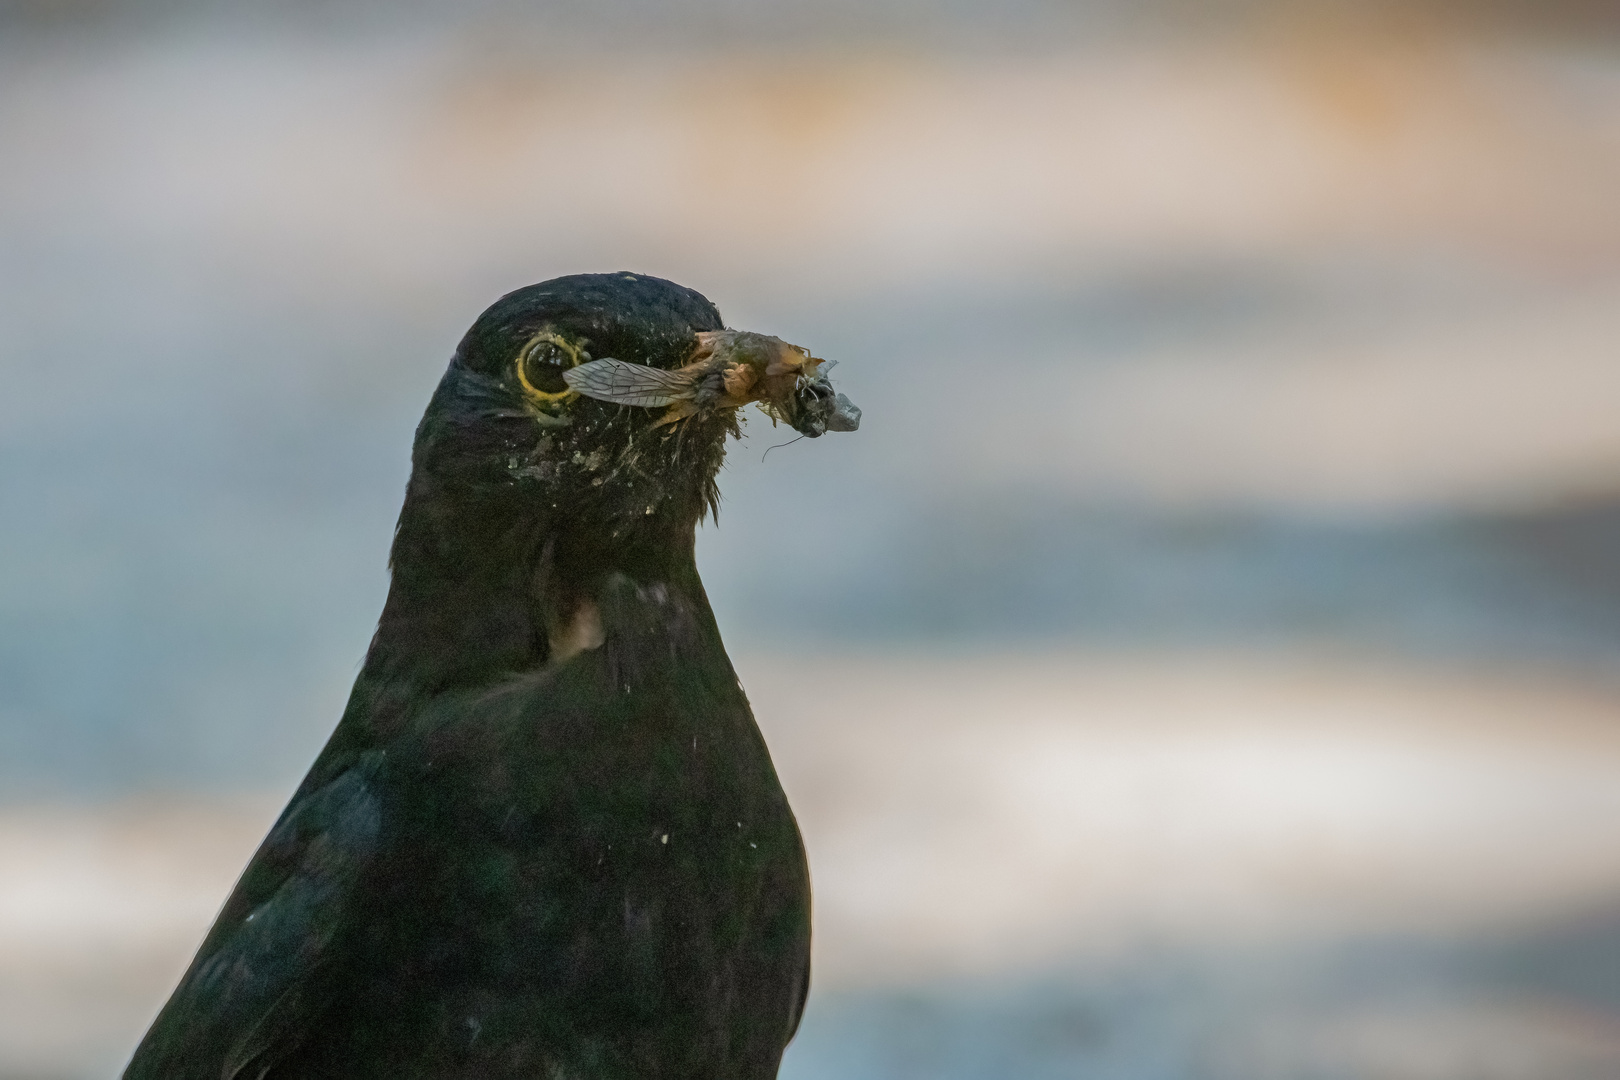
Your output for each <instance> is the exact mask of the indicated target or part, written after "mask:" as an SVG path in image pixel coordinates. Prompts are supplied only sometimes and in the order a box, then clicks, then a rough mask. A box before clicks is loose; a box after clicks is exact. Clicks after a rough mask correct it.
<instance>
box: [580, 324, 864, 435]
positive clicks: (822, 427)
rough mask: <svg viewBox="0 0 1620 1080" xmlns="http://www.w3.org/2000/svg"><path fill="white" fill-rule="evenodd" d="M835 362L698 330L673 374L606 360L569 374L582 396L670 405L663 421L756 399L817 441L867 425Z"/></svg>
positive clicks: (755, 339) (760, 338) (781, 345)
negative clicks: (835, 373)
mask: <svg viewBox="0 0 1620 1080" xmlns="http://www.w3.org/2000/svg"><path fill="white" fill-rule="evenodd" d="M835 363H836V361H831V360H820V359H817V358H816V357H814V356H811V355H810V351H809V350H808V349H802V348H800V347H799V346H797V345H789V344H788V343H787V342H785V341H783V340H782V339H781V338H777V337H770V336H768V335H765V334H753V333H749V332H748V331H746V330H712V331H705V332H703V333H700V334H698V335H697V348H696V350H695V358H694V359H693V360H692V362H691V363H688V364H687V365H686V366H684V367H680V368H676V369H675V370H673V371H670V370H666V369H664V368H654V367H648V366H646V365H644V364H631V363H626V362H625V361H623V360H614V359H611V358H605V359H602V360H592V361H590V362H588V363H584V364H580V365H579V366H577V367H572V368H569V369H568V370H567V371H564V372H563V373H562V378H563V380H564V381H565V382H566V383H567V384H568V387H569V388H570V389H571V390H574V391H576V392H577V393H579V394H580V395H581V396H583V397H588V398H595V399H596V400H598V401H609V402H613V403H615V404H618V405H635V406H638V407H640V408H649V409H650V408H667V410H668V411H666V412H665V413H664V415H663V417H662V418H661V419H660V420H659V421H658V422H659V423H660V424H665V423H675V422H677V421H680V420H683V419H685V418H686V417H688V416H691V415H693V414H695V413H698V412H700V411H703V410H706V409H711V408H723V409H737V408H741V407H742V406H744V405H747V404H748V403H749V402H757V403H758V404H759V406H760V408H762V409H763V410H764V411H765V413H766V415H767V416H769V417H770V418H771V419H772V420H773V421H775V420H781V421H784V422H785V423H787V424H789V425H791V426H792V428H793V429H794V430H795V431H797V432H799V433H800V434H801V435H806V436H808V437H810V438H812V439H814V438H817V437H819V436H821V435H822V434H824V433H825V432H828V431H854V430H856V429H857V428H859V427H860V426H861V410H860V409H858V408H856V407H855V404H854V403H853V402H852V401H850V400H849V398H847V397H845V396H844V395H843V394H840V393H838V392H837V391H835V390H834V389H833V385H832V382H831V381H830V380H829V379H828V378H827V372H829V371H831V370H832V368H833V365H834V364H835Z"/></svg>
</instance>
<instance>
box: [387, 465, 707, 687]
mask: <svg viewBox="0 0 1620 1080" xmlns="http://www.w3.org/2000/svg"><path fill="white" fill-rule="evenodd" d="M435 494H436V493H435V492H433V491H430V490H424V488H423V487H422V486H421V485H418V483H417V482H416V481H415V480H414V479H413V482H412V486H411V490H410V491H409V492H408V493H407V496H406V500H405V507H404V509H403V510H402V511H401V514H400V521H399V528H398V531H397V533H396V535H395V539H394V546H393V552H392V556H391V564H392V568H393V578H392V582H391V584H390V587H389V592H388V599H387V602H386V603H385V604H384V606H383V612H382V616H381V618H380V619H379V620H378V625H377V633H376V636H375V637H374V638H373V640H372V643H371V647H370V649H369V650H368V651H367V654H366V662H365V668H364V670H363V671H362V674H361V681H362V683H366V684H369V685H370V686H372V687H374V688H375V689H376V690H377V691H378V692H380V693H383V694H385V695H396V696H397V695H410V696H413V697H416V696H420V695H422V694H431V693H434V692H437V691H439V690H443V689H449V688H453V687H458V686H472V685H479V684H481V683H485V682H488V681H490V680H492V679H496V678H499V677H501V676H503V675H507V674H511V673H514V672H521V671H527V670H532V669H534V668H537V667H540V666H541V665H543V664H545V663H546V662H547V661H548V660H551V659H554V658H555V655H554V654H556V653H557V652H558V651H559V650H562V651H567V650H569V649H571V648H574V647H576V645H577V643H576V642H573V641H571V640H565V639H570V638H572V637H573V636H575V635H577V634H578V632H579V626H580V623H581V615H580V612H581V608H582V606H583V605H588V604H591V603H593V602H594V599H595V596H596V594H597V592H598V591H599V590H600V588H601V585H602V582H604V581H605V580H607V579H609V578H613V577H621V578H629V579H630V580H632V581H635V582H636V583H638V584H641V585H646V586H653V585H658V586H662V587H663V588H665V589H667V590H671V591H673V592H675V593H677V594H680V595H683V596H688V597H690V598H691V601H692V602H693V603H694V604H696V605H697V606H699V607H701V609H702V610H703V611H704V612H705V613H707V612H708V603H707V600H706V599H705V598H704V597H703V588H702V584H701V581H700V580H699V578H698V574H697V564H696V560H695V557H694V543H695V530H696V523H695V522H691V523H680V522H669V523H664V524H665V527H664V528H660V529H656V530H646V531H644V532H642V533H639V534H638V535H637V536H636V537H635V538H634V539H632V540H629V541H627V542H624V543H620V544H617V545H605V544H603V542H602V540H601V538H600V536H597V535H594V534H593V535H584V534H586V533H591V532H592V531H591V530H589V529H584V528H570V523H569V522H566V521H562V522H558V521H550V522H541V523H537V522H536V521H535V520H534V519H533V518H532V517H526V516H525V515H524V514H523V513H522V509H521V507H520V506H519V505H517V504H516V503H515V502H514V501H513V500H511V499H510V498H508V499H505V500H500V499H492V500H490V501H489V502H487V503H485V504H483V505H477V506H468V505H454V504H447V501H446V500H444V499H442V498H436V497H435ZM447 505H448V506H450V507H453V508H447ZM709 618H711V619H712V616H709Z"/></svg>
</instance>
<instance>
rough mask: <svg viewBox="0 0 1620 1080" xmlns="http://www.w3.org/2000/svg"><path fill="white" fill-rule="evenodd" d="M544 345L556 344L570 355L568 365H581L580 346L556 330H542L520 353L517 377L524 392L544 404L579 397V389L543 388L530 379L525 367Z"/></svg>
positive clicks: (566, 354) (565, 353)
mask: <svg viewBox="0 0 1620 1080" xmlns="http://www.w3.org/2000/svg"><path fill="white" fill-rule="evenodd" d="M542 345H554V346H556V347H557V348H558V349H560V350H562V352H563V354H564V355H565V356H567V357H568V365H567V366H568V367H578V366H579V360H580V353H579V346H577V345H575V344H574V343H573V342H571V341H569V340H568V339H567V338H564V337H563V336H562V335H560V334H557V333H555V332H554V331H551V330H542V331H540V332H539V333H538V334H536V335H534V337H532V338H530V339H529V340H528V341H527V342H526V343H525V344H524V346H523V349H522V350H521V351H520V352H519V353H518V358H517V364H516V367H517V378H518V383H519V385H521V386H522V387H523V392H524V393H525V394H527V395H529V396H530V397H531V398H533V399H534V400H536V401H538V402H540V403H541V404H544V405H555V404H558V403H560V402H563V401H567V400H569V399H570V398H576V397H579V391H577V390H573V389H568V390H555V391H553V390H541V389H540V388H539V387H537V386H535V385H534V384H533V383H531V382H530V381H529V375H528V372H526V371H525V370H524V368H525V367H527V361H528V359H529V356H530V355H531V354H532V353H533V352H534V351H535V350H536V349H538V348H540V347H541V346H542Z"/></svg>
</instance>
